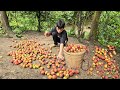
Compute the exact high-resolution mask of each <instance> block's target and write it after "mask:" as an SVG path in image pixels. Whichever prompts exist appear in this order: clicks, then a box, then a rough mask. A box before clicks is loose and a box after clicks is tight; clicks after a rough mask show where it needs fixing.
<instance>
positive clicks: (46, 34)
mask: <svg viewBox="0 0 120 90" xmlns="http://www.w3.org/2000/svg"><path fill="white" fill-rule="evenodd" d="M53 31H54V28H52V30H51V31H49V32H48V31H46V32H45V36H50V35H52V32H53Z"/></svg>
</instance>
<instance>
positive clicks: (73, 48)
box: [65, 44, 86, 53]
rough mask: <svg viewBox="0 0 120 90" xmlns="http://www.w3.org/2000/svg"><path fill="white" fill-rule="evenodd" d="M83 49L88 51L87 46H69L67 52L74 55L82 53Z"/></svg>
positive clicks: (66, 48)
mask: <svg viewBox="0 0 120 90" xmlns="http://www.w3.org/2000/svg"><path fill="white" fill-rule="evenodd" d="M83 49H86V46H84V45H80V44H69V45H68V46H67V47H65V51H66V52H72V53H77V52H81V51H83Z"/></svg>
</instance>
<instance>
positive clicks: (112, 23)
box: [98, 11, 120, 48]
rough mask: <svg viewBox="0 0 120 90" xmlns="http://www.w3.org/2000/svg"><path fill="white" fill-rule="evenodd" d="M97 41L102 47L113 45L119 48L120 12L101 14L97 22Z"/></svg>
mask: <svg viewBox="0 0 120 90" xmlns="http://www.w3.org/2000/svg"><path fill="white" fill-rule="evenodd" d="M98 41H99V42H100V43H101V44H102V45H108V44H109V45H113V46H116V47H119V48H120V12H117V11H107V12H105V11H104V12H102V15H101V17H100V22H99V35H98Z"/></svg>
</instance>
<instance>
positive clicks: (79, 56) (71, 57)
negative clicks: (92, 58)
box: [63, 49, 86, 69]
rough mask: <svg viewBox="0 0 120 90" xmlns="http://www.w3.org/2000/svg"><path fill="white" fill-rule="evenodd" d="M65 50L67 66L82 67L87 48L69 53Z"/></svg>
mask: <svg viewBox="0 0 120 90" xmlns="http://www.w3.org/2000/svg"><path fill="white" fill-rule="evenodd" d="M63 51H64V57H65V61H66V65H67V67H68V68H78V69H80V67H81V63H82V61H83V59H84V55H85V52H86V50H83V51H82V52H79V53H69V52H66V51H65V49H63Z"/></svg>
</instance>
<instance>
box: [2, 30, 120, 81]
mask: <svg viewBox="0 0 120 90" xmlns="http://www.w3.org/2000/svg"><path fill="white" fill-rule="evenodd" d="M23 36H24V37H23V38H22V39H25V38H28V39H33V38H34V39H36V40H37V41H38V42H40V43H45V44H46V46H45V47H48V45H47V44H52V43H53V40H52V37H51V36H50V37H48V38H46V37H44V36H43V33H38V32H32V31H31V32H26V33H24V34H23ZM68 39H69V41H68V43H79V42H78V41H77V39H76V38H73V37H68ZM13 40H16V41H17V42H19V41H20V40H21V39H20V38H2V37H0V56H2V57H0V79H47V77H46V76H45V75H41V74H40V72H39V69H29V68H22V67H20V66H19V65H13V64H12V63H10V60H11V59H12V57H11V56H7V53H8V52H9V51H12V50H14V48H13V47H10V45H15V44H16V42H13ZM83 44H85V45H87V46H88V47H89V49H90V52H89V54H88V55H85V62H84V63H83V68H84V69H87V65H88V62H89V64H90V65H91V62H92V61H91V58H92V56H93V52H92V51H93V49H94V45H93V43H91V42H83ZM57 49H58V47H56V48H53V49H52V53H55V54H57V53H58V52H57ZM119 58H120V54H117V56H116V57H115V60H116V61H117V62H118V63H119V65H120V61H119V60H120V59H119ZM70 79H100V77H99V76H97V75H96V74H94V73H93V75H92V76H89V75H87V72H86V71H84V70H82V69H81V70H80V74H79V75H75V76H73V77H71V78H70Z"/></svg>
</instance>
